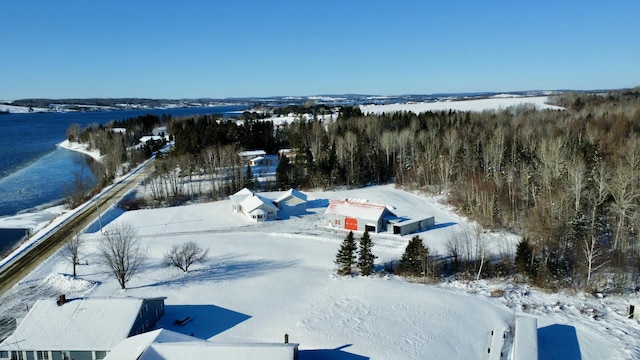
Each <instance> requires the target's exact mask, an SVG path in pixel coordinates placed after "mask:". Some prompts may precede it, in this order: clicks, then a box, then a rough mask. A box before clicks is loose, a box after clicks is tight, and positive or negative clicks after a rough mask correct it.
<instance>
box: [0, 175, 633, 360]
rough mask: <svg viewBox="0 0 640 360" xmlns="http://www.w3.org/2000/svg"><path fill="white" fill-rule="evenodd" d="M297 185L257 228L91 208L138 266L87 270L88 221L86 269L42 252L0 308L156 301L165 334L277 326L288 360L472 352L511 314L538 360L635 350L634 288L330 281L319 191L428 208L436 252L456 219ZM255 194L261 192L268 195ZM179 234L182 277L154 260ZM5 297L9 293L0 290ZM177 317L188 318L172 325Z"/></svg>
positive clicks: (221, 217) (378, 245) (376, 192)
mask: <svg viewBox="0 0 640 360" xmlns="http://www.w3.org/2000/svg"><path fill="white" fill-rule="evenodd" d="M140 190H141V191H142V189H140ZM307 194H308V195H309V198H310V199H311V202H310V205H311V206H310V209H309V212H308V214H307V215H304V216H300V217H293V218H290V219H287V220H279V221H273V222H267V223H260V224H256V223H251V222H249V220H248V219H247V218H245V217H244V216H243V215H240V214H237V213H233V212H232V211H231V203H230V201H229V200H224V201H218V202H212V203H204V204H194V205H188V206H181V207H174V208H162V209H153V210H137V211H130V212H123V211H121V210H119V209H117V208H112V209H105V210H103V211H104V213H103V215H102V222H103V224H105V223H106V225H105V230H107V231H109V230H110V229H114V228H115V227H116V226H119V225H121V224H130V225H131V226H133V227H134V228H135V230H136V232H137V235H138V236H139V238H140V239H141V240H142V241H143V242H144V244H145V245H146V246H147V248H148V260H147V262H146V265H145V266H144V268H143V269H142V272H141V273H140V275H139V276H138V277H135V278H134V279H133V280H132V281H130V282H129V283H128V288H127V289H126V290H120V288H119V286H118V284H117V282H116V281H115V280H113V279H112V278H110V277H109V275H108V274H107V273H106V272H105V269H103V268H100V267H99V266H98V265H95V264H96V262H97V258H96V256H95V254H94V250H95V246H96V244H97V242H99V241H100V239H101V237H102V235H101V233H100V231H99V227H98V225H97V224H93V225H92V226H90V227H89V228H88V229H86V232H85V233H84V234H82V238H83V239H84V240H85V243H86V246H85V248H84V251H83V254H84V255H83V257H82V261H81V263H84V262H85V261H87V262H88V265H81V266H79V268H78V272H79V277H78V279H75V280H74V279H71V278H70V277H69V276H68V275H67V274H69V273H70V272H71V266H70V265H69V264H68V263H65V261H64V260H63V258H62V257H61V255H60V254H56V255H54V256H53V257H51V258H50V259H49V260H47V261H46V262H45V263H43V264H42V265H41V266H39V267H38V268H37V269H36V270H35V271H34V272H32V273H31V274H30V275H29V276H28V277H27V278H25V279H24V280H23V281H22V282H21V283H20V284H18V285H17V286H16V287H15V288H14V289H13V290H12V292H10V293H9V294H6V295H5V299H0V304H2V306H0V309H3V310H0V311H8V310H7V309H10V310H11V311H15V309H20V310H22V309H24V305H25V302H26V304H28V303H29V301H33V300H35V299H34V297H33V293H34V292H35V293H38V291H37V290H35V291H34V289H46V291H44V292H41V294H45V295H46V296H53V294H58V293H66V294H67V295H68V296H80V295H88V296H139V297H156V296H166V297H167V300H166V303H167V307H166V310H167V314H166V316H165V317H164V318H163V320H161V324H160V326H163V327H165V328H168V329H170V330H174V331H179V332H183V333H187V334H194V335H195V336H198V337H201V338H206V339H210V340H211V341H215V342H254V341H255V342H280V341H282V339H283V336H284V334H285V333H286V334H289V338H290V340H291V341H292V342H296V343H299V344H300V349H301V353H300V358H301V359H329V358H331V359H354V360H357V359H367V358H371V359H422V358H431V359H443V358H450V359H484V358H487V353H486V352H487V345H488V343H489V341H490V335H489V334H490V332H491V331H492V330H495V331H503V330H504V329H507V328H509V326H510V325H511V324H512V323H513V319H514V317H515V316H533V317H536V318H537V320H538V337H539V345H540V350H539V355H540V358H541V359H630V358H640V325H639V324H638V321H637V320H630V319H627V318H626V316H625V313H626V311H627V306H628V304H629V302H630V301H633V302H635V301H638V299H637V297H636V296H627V297H618V296H605V297H602V298H600V297H594V296H591V295H588V294H548V293H545V292H544V291H540V290H536V289H532V288H529V287H527V286H522V285H514V284H511V283H508V282H488V281H478V282H461V281H454V280H450V281H446V282H443V283H441V284H438V285H424V284H419V283H412V282H408V281H406V280H405V279H403V278H400V277H397V276H393V275H375V276H371V277H360V276H354V277H340V276H336V275H335V272H334V269H335V266H334V263H333V261H334V259H335V254H336V252H337V250H338V247H339V245H340V243H341V241H342V240H343V239H344V237H345V235H346V233H344V232H342V231H337V230H333V229H329V228H327V227H325V223H324V221H323V216H322V213H323V211H324V209H325V207H326V203H327V201H328V200H329V199H344V198H361V199H368V200H370V201H372V202H376V203H383V204H388V205H392V206H394V207H395V208H396V210H395V212H396V213H397V214H398V215H400V216H411V215H413V214H418V215H425V214H433V215H435V218H436V226H435V228H434V229H432V230H429V231H425V232H422V233H419V234H418V235H420V237H421V238H422V239H423V240H424V242H425V244H426V245H427V246H429V247H430V248H431V249H432V250H436V251H438V252H439V253H440V254H444V253H445V248H444V244H445V243H446V241H447V239H448V237H449V236H450V235H451V233H452V232H455V231H466V230H465V229H469V228H470V224H469V223H468V221H467V220H466V219H464V218H462V217H460V216H458V215H456V214H455V213H454V212H453V211H452V210H451V209H450V208H448V207H447V206H445V205H443V204H441V203H440V202H439V201H438V199H437V198H431V197H425V196H422V195H419V194H413V193H409V192H405V191H402V190H398V189H395V188H394V187H393V186H391V185H386V186H374V187H367V188H364V189H356V190H344V191H335V192H315V193H307ZM263 195H264V196H266V197H268V198H274V199H275V198H276V197H277V196H278V195H279V193H266V194H263ZM411 236H412V235H407V236H405V237H399V236H396V235H390V234H372V239H373V241H374V248H373V252H374V254H376V255H377V256H378V259H377V261H376V262H377V264H383V263H385V262H387V261H392V260H397V259H399V258H400V256H401V254H402V252H403V251H404V247H405V246H406V244H407V242H408V240H409V239H410V238H411ZM485 236H488V237H490V240H489V241H490V242H491V243H492V244H493V245H494V249H496V250H501V251H504V249H513V246H512V244H513V243H514V242H515V241H517V238H516V237H514V236H512V235H509V234H486V235H485ZM356 237H359V234H356ZM190 240H193V241H196V242H197V243H199V244H200V245H202V246H203V247H206V248H208V249H209V254H210V258H209V260H208V261H206V262H205V263H202V264H196V265H193V267H192V269H190V271H189V273H186V274H185V273H182V272H181V271H180V270H178V269H175V268H169V267H166V266H164V265H163V261H162V260H163V255H164V253H165V251H167V249H168V248H169V247H170V246H171V245H172V244H175V243H179V242H184V241H190ZM511 251H512V250H511ZM15 294H20V296H16V297H17V298H18V299H15V300H13V301H14V302H12V300H9V299H8V297H11V296H12V295H15ZM41 296H42V295H41ZM19 312H20V311H18V314H17V315H20V314H19ZM186 316H191V317H192V318H193V319H194V320H193V321H192V322H190V323H187V324H186V325H185V326H183V327H177V326H175V325H173V320H175V319H179V318H184V317H186Z"/></svg>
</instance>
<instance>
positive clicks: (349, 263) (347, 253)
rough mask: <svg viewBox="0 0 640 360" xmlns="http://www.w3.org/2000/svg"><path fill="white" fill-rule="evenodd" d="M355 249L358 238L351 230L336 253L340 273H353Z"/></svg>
mask: <svg viewBox="0 0 640 360" xmlns="http://www.w3.org/2000/svg"><path fill="white" fill-rule="evenodd" d="M355 251H356V240H355V239H354V238H353V231H349V234H348V235H347V237H346V238H345V239H344V240H343V241H342V244H341V245H340V250H338V253H337V254H336V261H335V263H336V265H338V275H351V268H352V267H353V264H354V263H355V261H356V255H355Z"/></svg>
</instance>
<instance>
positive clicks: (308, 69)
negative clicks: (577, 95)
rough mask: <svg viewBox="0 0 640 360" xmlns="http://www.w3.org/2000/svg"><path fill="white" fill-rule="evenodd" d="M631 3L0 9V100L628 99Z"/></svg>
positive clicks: (637, 12)
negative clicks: (554, 93)
mask: <svg viewBox="0 0 640 360" xmlns="http://www.w3.org/2000/svg"><path fill="white" fill-rule="evenodd" d="M639 24H640V1H637V0H622V1H612V2H603V1H591V0H583V1H573V0H568V1H546V0H537V1H513V0H511V1H501V0H495V1H477V0H473V1H471V0H469V1H456V0H446V1H425V0H421V1H409V0H408V1H371V0H369V1H360V0H340V1H333V0H328V1H322V2H310V1H304V0H303V1H300V0H298V1H258V0H256V1H249V0H239V1H189V0H186V1H164V0H154V1H149V2H147V1H145V2H143V1H120V0H109V1H94V0H92V1H87V0H65V1H51V0H38V1H36V0H20V1H2V3H1V4H0V47H1V48H2V51H1V52H0V99H2V100H14V99H21V98H33V97H47V98H71V97H79V98H87V97H146V98H172V99H175V98H197V97H211V98H224V97H249V96H276V95H318V94H345V93H359V94H378V95H399V94H432V93H444V92H474V91H517V90H533V89H537V90H541V89H576V90H590V89H605V88H606V89H611V88H625V87H634V86H638V85H640V38H639V35H640V28H639V27H638V26H639Z"/></svg>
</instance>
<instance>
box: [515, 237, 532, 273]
mask: <svg viewBox="0 0 640 360" xmlns="http://www.w3.org/2000/svg"><path fill="white" fill-rule="evenodd" d="M532 258H533V249H532V248H531V244H529V239H522V240H520V242H518V247H517V248H516V261H515V262H516V269H518V272H519V273H521V274H525V275H531V273H532V270H533V267H532V266H531V260H532Z"/></svg>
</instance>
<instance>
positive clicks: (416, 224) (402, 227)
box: [390, 216, 436, 236]
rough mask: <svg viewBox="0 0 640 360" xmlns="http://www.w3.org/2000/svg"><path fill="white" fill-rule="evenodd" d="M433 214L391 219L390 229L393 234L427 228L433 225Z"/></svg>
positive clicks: (403, 233)
mask: <svg viewBox="0 0 640 360" xmlns="http://www.w3.org/2000/svg"><path fill="white" fill-rule="evenodd" d="M435 223H436V222H435V218H434V217H433V216H426V217H423V218H419V219H409V220H399V221H398V220H391V229H390V231H392V232H393V233H394V234H395V235H401V236H402V235H406V234H411V233H414V232H418V231H424V230H427V229H429V228H431V227H433V226H434V225H435Z"/></svg>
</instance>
